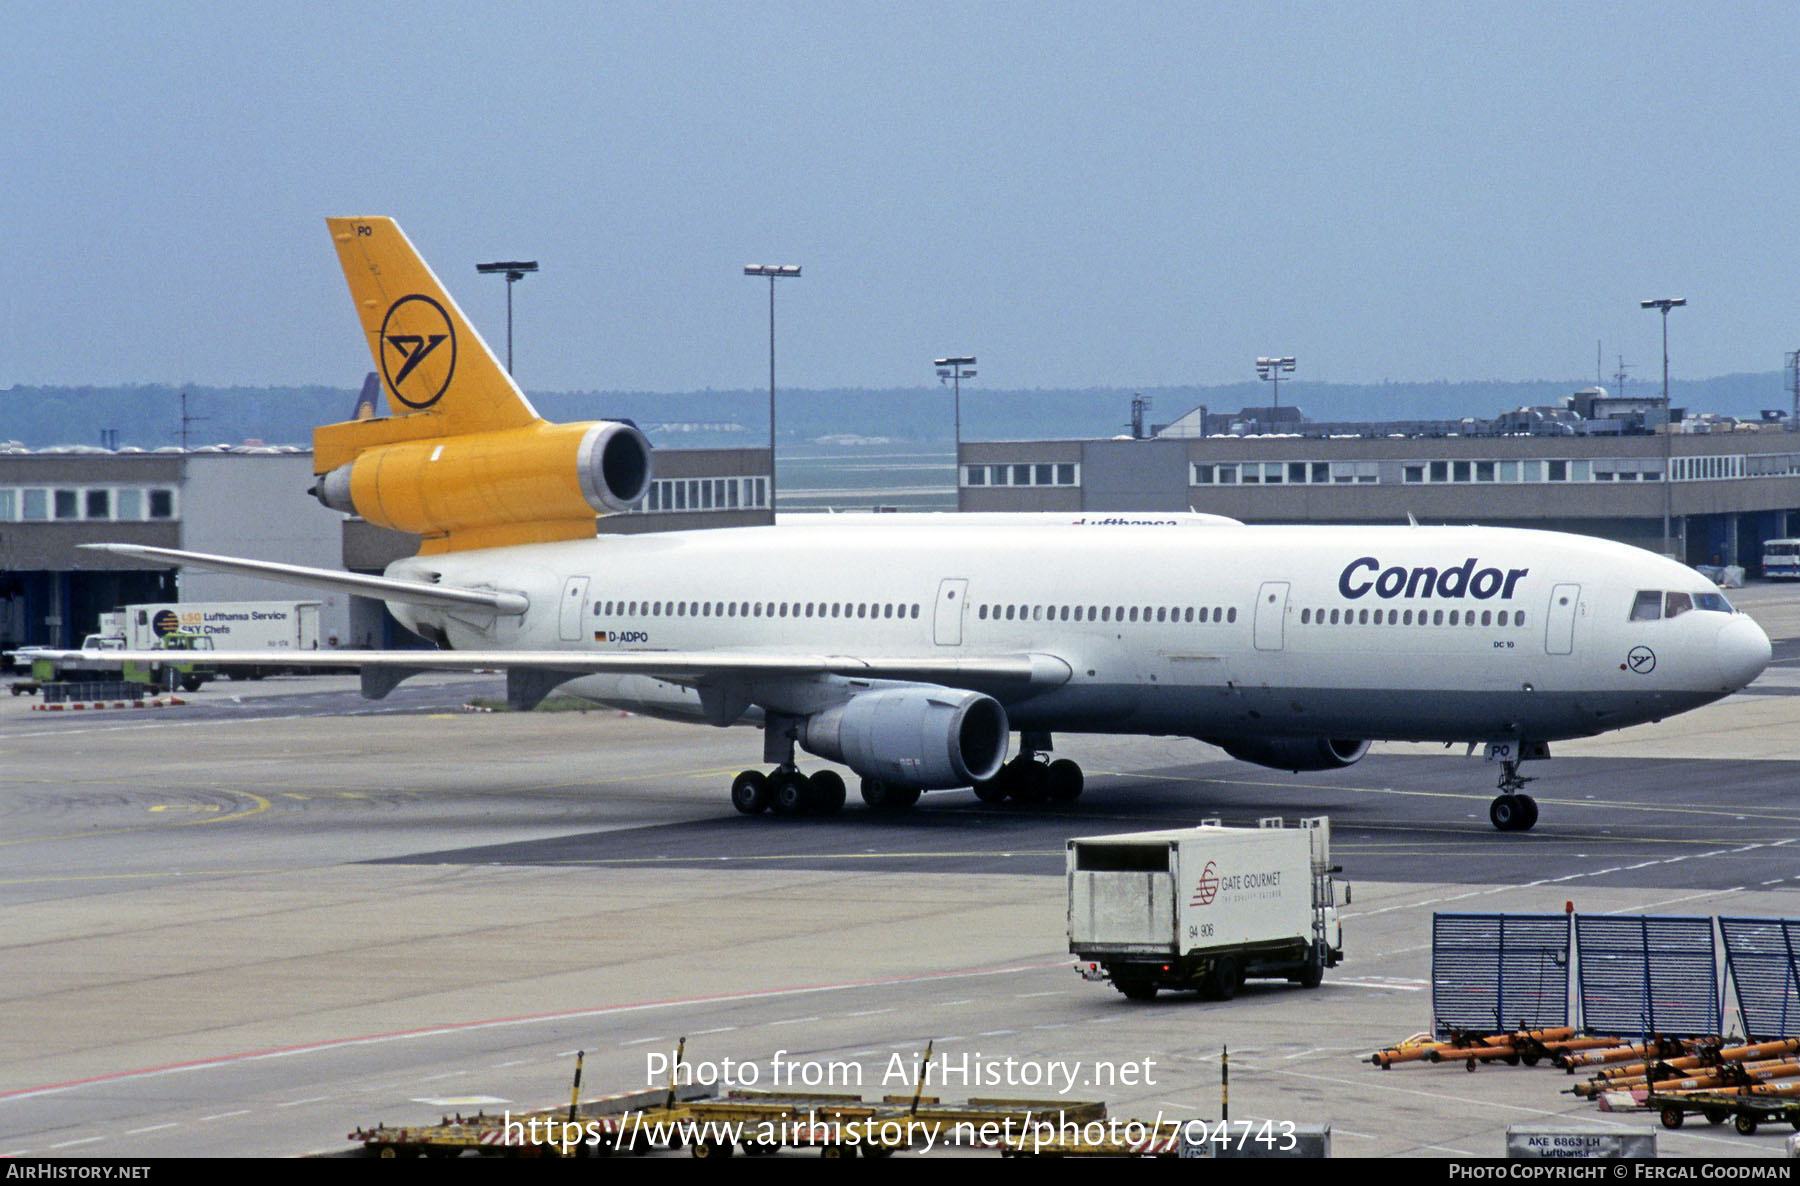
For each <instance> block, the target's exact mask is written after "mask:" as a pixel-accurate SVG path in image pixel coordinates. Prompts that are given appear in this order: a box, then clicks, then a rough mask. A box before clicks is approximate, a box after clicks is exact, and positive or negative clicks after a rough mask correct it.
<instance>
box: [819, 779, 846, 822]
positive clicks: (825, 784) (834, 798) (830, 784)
mask: <svg viewBox="0 0 1800 1186" xmlns="http://www.w3.org/2000/svg"><path fill="white" fill-rule="evenodd" d="M844 799H845V790H844V776H843V775H841V774H839V773H838V772H837V771H835V770H821V771H819V772H818V773H817V774H815V775H813V776H812V804H813V810H814V811H816V812H818V813H819V814H820V815H836V814H837V813H838V812H840V811H842V810H843V809H844Z"/></svg>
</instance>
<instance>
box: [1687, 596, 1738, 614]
mask: <svg viewBox="0 0 1800 1186" xmlns="http://www.w3.org/2000/svg"><path fill="white" fill-rule="evenodd" d="M1694 608H1695V609H1706V610H1712V611H1713V612H1714V613H1720V614H1735V613H1736V612H1737V610H1735V609H1733V608H1732V607H1731V602H1729V601H1727V600H1725V595H1724V594H1723V593H1696V594H1694Z"/></svg>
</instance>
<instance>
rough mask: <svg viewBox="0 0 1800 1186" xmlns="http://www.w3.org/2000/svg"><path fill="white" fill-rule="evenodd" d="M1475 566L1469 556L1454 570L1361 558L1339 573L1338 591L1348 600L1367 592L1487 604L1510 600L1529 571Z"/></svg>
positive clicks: (1388, 596) (1379, 595) (1390, 595)
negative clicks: (1388, 565) (1387, 565)
mask: <svg viewBox="0 0 1800 1186" xmlns="http://www.w3.org/2000/svg"><path fill="white" fill-rule="evenodd" d="M1478 563H1480V561H1478V560H1477V559H1476V558H1475V557H1473V556H1471V557H1469V558H1468V559H1467V560H1465V561H1463V562H1462V563H1461V564H1458V565H1456V566H1455V567H1453V568H1441V569H1440V568H1430V567H1426V566H1420V567H1418V568H1402V567H1400V566H1399V565H1397V564H1396V565H1394V566H1393V567H1391V568H1383V567H1381V561H1379V560H1377V559H1376V558H1375V557H1373V556H1363V557H1360V558H1359V559H1356V560H1352V561H1351V562H1350V563H1349V564H1347V565H1345V566H1344V571H1343V572H1342V573H1340V574H1338V592H1339V593H1342V594H1343V595H1344V596H1345V597H1346V598H1348V599H1349V600H1351V601H1355V600H1356V599H1357V598H1359V597H1362V596H1364V595H1365V594H1367V593H1368V592H1369V591H1370V590H1373V591H1374V593H1375V596H1377V597H1380V598H1384V599H1390V598H1394V597H1449V598H1458V597H1474V598H1476V599H1478V600H1481V601H1487V600H1489V599H1490V598H1494V597H1498V598H1500V599H1501V600H1502V601H1509V600H1511V599H1512V595H1513V586H1515V585H1517V584H1518V583H1519V580H1520V578H1521V577H1523V576H1524V575H1525V574H1526V573H1528V572H1530V571H1531V570H1530V569H1528V568H1509V569H1507V570H1506V571H1504V572H1502V571H1501V570H1500V569H1498V568H1476V567H1475V566H1476V565H1477V564H1478Z"/></svg>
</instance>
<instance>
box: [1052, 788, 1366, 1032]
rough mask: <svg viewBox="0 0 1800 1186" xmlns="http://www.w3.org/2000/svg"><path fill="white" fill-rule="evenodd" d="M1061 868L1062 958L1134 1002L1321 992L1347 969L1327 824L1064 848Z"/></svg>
mask: <svg viewBox="0 0 1800 1186" xmlns="http://www.w3.org/2000/svg"><path fill="white" fill-rule="evenodd" d="M1067 867H1068V879H1069V950H1070V951H1071V952H1073V953H1074V954H1075V956H1076V957H1077V958H1078V959H1080V960H1081V964H1080V971H1081V974H1082V975H1083V976H1084V977H1085V978H1086V979H1089V980H1111V981H1112V985H1113V987H1114V988H1116V989H1118V990H1119V991H1120V992H1122V993H1124V994H1125V995H1126V996H1127V997H1130V998H1131V999H1132V1000H1134V1001H1147V1000H1150V999H1152V998H1154V997H1155V996H1156V994H1157V991H1158V990H1159V989H1164V988H1169V989H1198V990H1200V992H1201V994H1202V995H1203V996H1206V997H1210V998H1213V999H1218V1000H1228V999H1230V998H1231V997H1233V996H1235V995H1236V994H1237V991H1238V989H1239V988H1241V987H1242V986H1243V983H1244V980H1245V978H1246V977H1251V976H1255V977H1263V978H1269V977H1273V978H1279V979H1286V980H1290V981H1292V982H1294V983H1295V984H1298V985H1300V986H1302V987H1304V988H1317V987H1318V985H1319V982H1320V981H1321V980H1323V979H1324V976H1325V969H1326V968H1330V967H1334V966H1336V965H1337V964H1338V962H1339V961H1341V960H1342V959H1343V958H1344V938H1343V928H1342V925H1341V924H1340V922H1339V920H1338V913H1337V903H1336V894H1337V887H1336V883H1335V882H1334V881H1333V879H1332V875H1333V874H1334V873H1336V872H1338V871H1339V870H1337V869H1336V868H1334V867H1333V866H1332V864H1331V822H1330V821H1329V820H1328V819H1326V818H1325V817H1323V816H1320V817H1318V818H1316V819H1305V820H1301V821H1300V827H1298V828H1285V827H1282V826H1281V820H1279V819H1270V820H1264V821H1262V826H1261V827H1257V828H1225V827H1219V826H1217V825H1216V824H1207V825H1203V826H1201V827H1198V828H1178V829H1173V830H1170V831H1163V832H1130V833H1126V834H1124V835H1119V836H1094V837H1089V838H1087V839H1077V840H1071V841H1069V847H1068V864H1067ZM1347 888H1348V887H1346V889H1347ZM1346 900H1348V899H1347V898H1346Z"/></svg>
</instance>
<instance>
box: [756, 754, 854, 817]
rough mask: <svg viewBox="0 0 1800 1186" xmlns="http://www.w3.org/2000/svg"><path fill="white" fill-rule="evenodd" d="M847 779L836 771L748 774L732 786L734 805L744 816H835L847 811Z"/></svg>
mask: <svg viewBox="0 0 1800 1186" xmlns="http://www.w3.org/2000/svg"><path fill="white" fill-rule="evenodd" d="M844 797H845V796H844V779H843V776H841V775H840V774H838V772H837V771H835V770H821V771H819V772H818V773H817V774H813V775H806V774H802V773H800V771H798V770H796V769H795V768H794V767H793V766H792V765H786V766H777V767H776V768H775V769H774V770H772V771H770V772H769V773H768V774H764V773H763V772H762V771H760V770H746V771H744V772H743V773H742V774H740V775H738V776H737V777H736V778H735V779H733V780H732V782H731V805H732V806H733V807H735V808H737V809H738V810H739V811H741V812H743V813H744V814H745V815H760V814H761V813H762V812H764V811H770V812H773V813H775V814H776V815H836V814H837V813H838V812H840V811H842V810H843V809H844Z"/></svg>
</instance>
